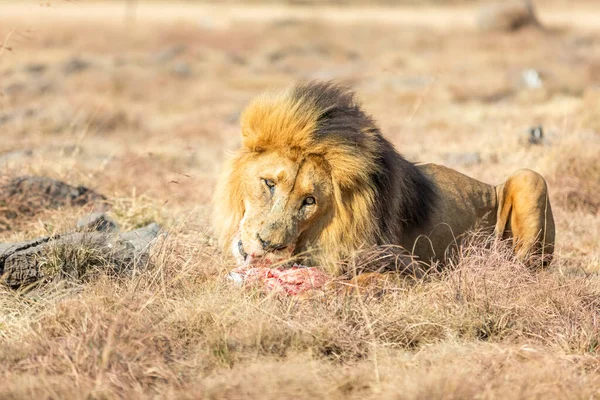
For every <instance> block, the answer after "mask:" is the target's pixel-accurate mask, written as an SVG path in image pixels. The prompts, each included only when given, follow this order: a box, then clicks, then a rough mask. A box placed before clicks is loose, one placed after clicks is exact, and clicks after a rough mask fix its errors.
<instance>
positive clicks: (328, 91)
mask: <svg viewBox="0 0 600 400" xmlns="http://www.w3.org/2000/svg"><path fill="white" fill-rule="evenodd" d="M214 222H215V228H216V230H217V233H218V234H219V238H220V243H221V245H227V246H231V249H232V251H233V253H234V256H235V257H236V258H237V259H238V261H240V262H243V261H245V262H246V263H260V264H265V263H267V264H270V263H273V262H279V261H281V260H290V259H301V261H300V262H302V263H304V264H313V265H314V264H317V265H321V266H325V267H326V266H330V265H336V264H337V263H336V261H339V260H341V259H347V258H348V257H351V256H353V255H355V254H356V253H357V252H358V251H359V250H361V249H365V248H372V247H374V246H379V248H381V247H388V248H400V247H401V248H403V249H405V254H407V255H410V258H409V257H400V258H398V257H396V260H398V259H400V260H401V261H400V263H401V264H404V265H403V267H405V268H406V267H408V265H409V264H411V263H412V261H411V260H414V259H416V260H419V261H421V262H423V263H427V264H429V263H430V262H431V261H440V262H441V263H443V262H444V261H445V260H446V258H447V257H448V255H449V252H448V250H449V249H450V248H452V246H456V245H457V244H458V243H460V238H461V236H462V235H463V234H464V233H466V232H467V231H469V230H471V229H473V228H474V227H476V226H478V227H489V228H490V230H491V229H494V230H495V235H496V236H497V237H498V238H506V239H509V238H510V239H512V246H513V248H514V251H515V253H516V256H517V257H519V258H520V259H522V260H523V261H525V262H527V263H528V264H530V265H545V264H547V263H549V262H550V260H551V258H552V253H553V250H554V220H553V217H552V211H551V208H550V203H549V201H548V190H547V187H546V182H545V181H544V179H543V178H542V176H540V175H539V174H537V173H535V172H533V171H531V170H527V169H522V170H519V171H517V172H515V173H514V174H512V175H511V176H510V177H509V178H508V180H507V181H506V182H504V183H503V184H501V185H498V186H492V185H488V184H486V183H482V182H480V181H477V180H475V179H472V178H469V177H467V176H465V175H463V174H461V173H459V172H457V171H454V170H452V169H449V168H446V167H443V166H440V165H435V164H425V165H415V164H413V163H411V162H409V161H407V160H406V159H404V158H403V157H402V156H401V155H400V154H399V153H398V152H397V151H396V150H395V149H394V147H393V146H392V144H391V143H390V142H388V141H387V140H386V139H385V138H384V137H383V136H382V134H381V132H380V130H379V128H378V127H377V125H376V123H375V121H374V120H373V119H372V118H371V117H369V116H368V115H366V114H365V113H364V112H363V111H362V110H361V108H360V106H359V105H358V103H357V102H356V100H355V97H354V94H353V93H352V92H351V91H349V90H347V89H345V88H343V87H340V86H337V85H335V84H332V83H318V82H313V83H308V84H302V85H297V86H295V87H293V88H290V89H288V90H286V91H283V92H282V93H276V94H263V95H262V96H259V97H258V98H256V99H255V100H254V101H252V102H251V103H250V105H249V106H248V107H247V109H246V110H245V112H244V113H243V116H242V148H241V149H240V151H239V152H238V153H237V154H236V155H235V156H234V157H233V159H232V160H231V162H230V163H229V164H228V166H227V168H226V170H225V173H224V175H223V176H222V178H221V179H220V181H219V183H218V185H217V190H216V194H215V214H214ZM390 245H391V246H390ZM332 260H333V261H334V262H333V263H332V262H331V261H332ZM407 260H408V261H407ZM395 267H398V265H396V266H395Z"/></svg>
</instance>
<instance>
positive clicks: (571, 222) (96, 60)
mask: <svg viewBox="0 0 600 400" xmlns="http://www.w3.org/2000/svg"><path fill="white" fill-rule="evenodd" d="M599 16H600V4H599V3H598V2H597V1H592V0H589V1H586V0H579V1H576V2H573V1H564V0H547V1H543V2H542V1H537V2H530V1H521V0H514V1H512V0H510V1H509V0H507V1H500V2H496V3H494V2H483V1H475V0H431V1H416V0H398V1H391V0H387V1H386V0H380V1H375V2H371V1H359V0H348V1H342V0H338V1H317V0H312V1H311V0H290V1H259V0H255V1H247V2H233V1H218V2H217V1H214V2H209V1H181V2H178V1H134V0H131V1H116V0H115V1H58V0H54V1H41V2H40V1H19V2H15V1H0V40H1V41H2V42H3V45H2V50H0V133H1V139H2V140H0V166H1V168H2V174H4V175H6V176H8V177H10V176H16V175H23V174H41V175H46V176H51V177H54V178H57V179H61V180H63V181H67V182H70V183H73V184H83V185H86V186H88V187H91V188H93V189H95V190H97V191H100V192H102V193H104V194H106V195H108V196H112V197H113V198H114V199H120V200H119V201H121V200H123V201H124V202H125V204H127V205H128V206H127V207H130V206H131V204H132V202H133V201H134V200H133V199H139V198H142V199H145V201H147V202H148V203H149V204H150V205H149V207H150V208H151V209H152V210H153V211H152V212H153V213H155V214H159V215H163V216H165V215H166V216H168V218H173V219H178V218H180V219H181V218H187V220H188V221H189V223H190V224H191V223H192V222H193V223H194V224H196V225H195V226H196V227H197V228H198V229H208V223H207V216H208V214H209V210H210V204H209V202H210V198H211V194H212V189H213V187H214V184H215V182H216V180H217V179H218V178H217V177H218V173H219V171H220V168H221V163H222V162H223V160H224V158H225V156H226V154H227V152H231V151H233V150H234V149H235V148H236V146H237V145H238V143H239V116H240V113H241V111H242V110H243V108H244V106H245V105H246V104H247V102H248V101H249V99H251V98H252V97H253V96H256V95H257V94H259V93H260V92H262V91H264V90H268V89H273V90H277V89H281V88H284V87H286V86H288V85H290V84H293V83H294V82H296V81H301V80H314V79H322V80H335V81H338V82H340V83H343V84H346V85H349V86H351V87H352V88H354V89H355V90H356V92H357V93H358V97H359V99H360V101H361V102H362V103H363V105H364V107H365V109H366V110H367V111H368V112H369V113H371V114H372V115H373V116H374V117H375V118H376V119H377V120H378V121H379V123H380V126H381V128H382V130H383V132H384V134H385V135H386V136H387V137H388V138H389V139H390V140H391V141H392V142H393V143H394V144H395V145H396V147H397V148H398V150H399V151H400V152H401V153H402V154H404V155H405V156H406V157H407V158H408V159H410V160H412V161H415V162H437V163H442V164H445V165H448V166H451V167H453V168H456V169H458V170H460V171H462V172H465V173H468V174H470V175H472V176H474V177H476V178H478V179H481V180H484V181H487V182H490V183H499V182H501V181H502V180H503V179H504V178H505V177H507V176H508V175H509V174H510V173H511V172H513V170H515V169H518V168H523V167H529V168H533V169H535V170H537V171H540V172H541V173H543V174H544V175H545V176H546V177H547V179H548V180H549V182H550V188H551V194H552V196H553V199H552V200H553V204H556V206H555V208H557V210H558V211H555V214H556V218H557V223H558V229H559V232H573V234H562V233H561V235H560V236H559V241H562V249H563V250H564V251H565V252H567V253H570V254H571V255H572V256H573V257H576V258H577V257H581V256H582V252H583V253H589V252H592V251H597V250H594V249H595V247H594V246H592V242H591V241H592V240H593V239H590V243H587V244H585V243H584V244H582V241H584V242H585V241H586V240H587V239H585V238H582V237H581V235H578V234H577V233H576V232H578V230H581V232H590V231H592V232H594V233H595V237H598V234H599V232H598V230H599V229H600V228H598V225H599V224H598V218H599V217H598V212H599V211H598V210H599V204H600V200H598V197H597V193H598V191H599V190H600V187H599V185H600V183H599V182H600V167H599V166H598V154H599V152H600V36H599V33H600V24H598V21H599ZM137 204H140V202H139V201H138V203H137ZM127 207H126V208H127ZM52 215H55V214H52ZM191 215H193V218H191V217H190V216H191ZM48 218H57V219H60V220H62V218H65V216H64V215H61V216H60V217H52V216H48ZM590 218H591V219H590ZM57 223H58V221H57ZM8 234H13V235H14V234H15V233H14V232H12V233H8ZM591 237H592V238H593V237H594V235H591ZM582 249H583V250H582Z"/></svg>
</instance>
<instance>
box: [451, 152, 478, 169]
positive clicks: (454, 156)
mask: <svg viewBox="0 0 600 400" xmlns="http://www.w3.org/2000/svg"><path fill="white" fill-rule="evenodd" d="M442 158H443V159H444V163H446V164H449V165H462V166H467V165H475V164H480V163H481V155H480V154H479V153H478V152H472V153H444V154H443V155H442Z"/></svg>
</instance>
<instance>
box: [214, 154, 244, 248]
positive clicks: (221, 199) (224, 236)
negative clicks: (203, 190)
mask: <svg viewBox="0 0 600 400" xmlns="http://www.w3.org/2000/svg"><path fill="white" fill-rule="evenodd" d="M240 158H241V156H239V155H238V156H236V157H234V158H233V159H232V160H230V161H229V162H228V163H226V166H225V169H224V171H223V173H222V174H221V176H220V177H219V180H218V182H217V186H216V188H215V194H214V196H213V214H212V225H213V227H214V229H215V234H216V235H217V238H218V240H219V247H221V248H225V247H227V246H228V245H229V243H230V242H231V240H233V238H234V236H235V235H236V234H237V231H238V229H239V225H240V221H241V220H242V218H243V217H244V197H243V193H244V191H243V190H244V189H243V180H242V176H241V171H243V169H242V168H240V167H239V165H238V164H240V163H241V160H240Z"/></svg>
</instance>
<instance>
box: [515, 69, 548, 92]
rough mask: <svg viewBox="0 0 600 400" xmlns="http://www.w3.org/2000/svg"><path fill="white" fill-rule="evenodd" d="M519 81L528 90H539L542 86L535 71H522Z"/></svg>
mask: <svg viewBox="0 0 600 400" xmlns="http://www.w3.org/2000/svg"><path fill="white" fill-rule="evenodd" d="M521 81H522V82H523V85H524V86H525V87H527V88H528V89H540V88H541V87H542V86H544V83H543V82H542V77H541V76H540V73H539V72H537V71H536V70H535V69H526V70H525V71H523V73H522V74H521Z"/></svg>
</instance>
